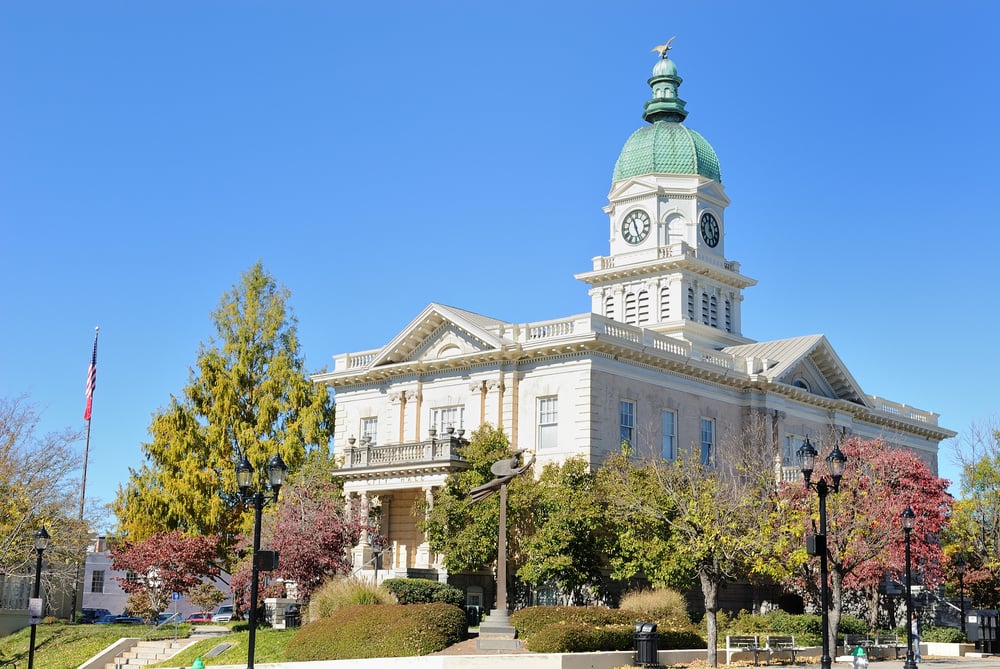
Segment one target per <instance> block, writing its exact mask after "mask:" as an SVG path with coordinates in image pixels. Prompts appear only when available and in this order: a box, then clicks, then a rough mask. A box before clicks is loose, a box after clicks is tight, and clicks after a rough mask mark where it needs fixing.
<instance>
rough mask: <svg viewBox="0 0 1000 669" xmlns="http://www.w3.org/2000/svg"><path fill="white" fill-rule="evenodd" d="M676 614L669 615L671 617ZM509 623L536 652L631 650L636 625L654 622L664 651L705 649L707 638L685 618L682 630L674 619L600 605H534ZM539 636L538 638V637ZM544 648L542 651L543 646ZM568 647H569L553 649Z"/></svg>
mask: <svg viewBox="0 0 1000 669" xmlns="http://www.w3.org/2000/svg"><path fill="white" fill-rule="evenodd" d="M676 617H677V616H676V615H672V616H670V618H671V619H674V618H676ZM510 622H511V624H512V625H513V626H514V628H515V629H516V630H517V634H518V636H519V637H521V638H522V639H524V640H525V645H526V646H527V647H528V648H529V650H532V651H535V652H549V653H555V652H582V651H586V650H630V649H632V648H634V647H635V624H636V623H637V622H654V623H656V624H657V632H658V634H659V636H660V642H659V648H661V649H663V650H673V649H686V648H705V647H706V646H705V640H704V639H703V638H702V637H701V635H699V634H698V633H697V632H696V631H695V628H694V626H693V625H692V624H691V623H690V622H689V621H688V620H687V618H686V617H683V620H682V621H681V622H680V625H679V626H680V629H673V628H671V625H672V622H671V620H670V619H668V620H657V619H656V618H655V617H654V616H650V615H647V614H646V613H643V612H639V611H631V610H624V609H607V608H604V607H599V606H532V607H528V608H525V609H520V610H519V611H515V612H514V613H513V614H512V615H511V617H510ZM536 636H537V637H538V638H537V639H536ZM543 648H544V649H545V650H542V649H543ZM552 648H567V649H569V650H562V651H557V650H550V649H552Z"/></svg>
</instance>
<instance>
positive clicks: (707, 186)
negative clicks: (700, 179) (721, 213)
mask: <svg viewBox="0 0 1000 669" xmlns="http://www.w3.org/2000/svg"><path fill="white" fill-rule="evenodd" d="M699 193H700V195H701V197H702V198H704V199H706V200H710V201H711V202H713V203H715V204H717V205H719V206H721V207H726V206H728V205H729V197H727V196H726V192H725V190H724V189H723V188H722V184H719V183H716V182H714V181H705V182H704V183H703V184H702V186H701V188H700V189H699Z"/></svg>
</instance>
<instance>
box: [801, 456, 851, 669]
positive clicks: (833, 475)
mask: <svg viewBox="0 0 1000 669" xmlns="http://www.w3.org/2000/svg"><path fill="white" fill-rule="evenodd" d="M817 455H819V454H818V453H817V452H816V449H815V448H814V447H813V445H812V444H811V443H810V442H809V437H806V440H805V442H804V443H803V444H802V446H801V448H799V451H798V457H799V467H800V468H801V469H802V477H803V478H804V479H805V481H806V487H807V488H812V489H813V490H815V491H816V494H817V495H818V496H819V532H818V533H817V534H815V535H813V536H812V537H810V538H809V541H808V542H807V545H806V548H807V551H808V553H809V555H819V578H820V586H819V587H820V600H821V601H820V606H821V607H822V612H821V619H822V626H823V656H822V657H821V658H820V666H821V667H822V669H830V667H831V665H832V664H833V661H832V659H831V658H830V612H829V610H830V590H829V587H828V586H827V580H828V578H827V576H828V574H827V562H826V561H827V555H828V551H827V547H826V496H827V495H828V494H830V492H831V491H832V492H837V491H838V490H840V479H841V477H842V476H843V475H844V465H845V464H846V463H847V456H846V455H844V453H843V451H841V450H840V446H837V445H835V446H834V447H833V450H832V451H830V455H828V456H826V463H827V466H828V467H829V469H830V479H831V482H830V483H827V481H826V478H821V479H819V480H818V481H815V482H814V481H812V480H811V479H812V473H813V469H814V467H815V466H816V456H817Z"/></svg>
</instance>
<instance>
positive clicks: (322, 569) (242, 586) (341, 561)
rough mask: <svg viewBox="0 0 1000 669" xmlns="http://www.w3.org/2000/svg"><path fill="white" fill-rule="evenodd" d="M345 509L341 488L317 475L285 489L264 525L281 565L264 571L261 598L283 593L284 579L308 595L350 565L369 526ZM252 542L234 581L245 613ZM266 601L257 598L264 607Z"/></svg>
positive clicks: (235, 596)
mask: <svg viewBox="0 0 1000 669" xmlns="http://www.w3.org/2000/svg"><path fill="white" fill-rule="evenodd" d="M354 515H355V514H351V513H349V512H348V511H347V510H346V509H345V505H344V499H343V496H342V494H341V492H340V488H339V486H337V485H336V484H334V483H332V482H330V481H329V480H328V479H327V480H322V479H317V478H311V479H310V478H305V479H298V480H296V481H295V482H293V483H291V484H288V485H286V486H284V487H283V488H282V489H281V496H280V498H279V501H278V506H277V509H276V510H275V514H274V515H273V516H271V517H270V518H269V519H268V522H267V523H266V525H265V532H264V534H265V541H266V544H267V548H269V549H271V550H275V551H277V552H278V556H279V557H278V568H277V569H276V570H275V571H273V572H269V573H261V574H259V578H260V579H261V580H262V581H263V579H265V578H267V579H268V580H269V581H270V582H269V583H263V582H259V583H258V592H259V593H260V597H261V598H263V597H278V596H284V594H285V593H284V587H283V583H282V582H284V581H294V582H295V584H296V589H297V596H298V597H299V598H300V599H308V598H309V596H310V595H311V594H312V592H313V591H314V590H316V589H317V588H318V587H319V586H321V585H322V584H323V582H324V581H325V580H326V579H328V578H330V577H331V576H334V575H336V574H345V573H348V572H349V571H350V569H351V558H350V553H349V552H350V550H351V548H352V547H353V546H354V545H355V544H357V542H358V539H359V537H360V536H361V532H362V530H364V529H368V528H367V527H366V526H365V525H363V524H361V522H360V520H359V519H356V518H354ZM249 549H250V541H249V540H246V541H245V544H244V545H243V550H244V551H246V554H245V557H244V559H243V561H242V562H241V563H240V566H239V568H238V569H237V570H236V571H235V572H234V573H233V576H232V578H231V579H230V587H231V588H232V591H233V600H234V602H235V603H236V605H237V606H238V608H239V609H240V610H241V611H246V610H248V605H249V600H250V580H251V569H250V556H249ZM260 604H261V602H259V601H258V602H257V606H260Z"/></svg>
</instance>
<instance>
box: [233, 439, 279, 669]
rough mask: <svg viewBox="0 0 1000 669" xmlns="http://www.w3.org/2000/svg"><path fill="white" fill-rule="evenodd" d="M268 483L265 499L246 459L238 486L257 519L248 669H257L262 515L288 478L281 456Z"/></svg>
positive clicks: (272, 466)
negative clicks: (268, 490) (255, 667)
mask: <svg viewBox="0 0 1000 669" xmlns="http://www.w3.org/2000/svg"><path fill="white" fill-rule="evenodd" d="M266 469H267V483H268V488H269V489H270V491H271V493H272V494H271V495H265V494H264V492H262V491H260V490H254V489H253V488H252V485H251V479H252V478H253V467H252V466H251V465H250V462H249V461H248V460H247V459H246V456H244V457H243V459H242V460H240V462H239V463H238V464H237V465H236V485H237V486H238V487H239V489H240V495H241V496H242V497H243V501H244V502H248V503H251V504H253V510H254V516H253V555H252V560H251V562H252V567H251V569H250V620H249V624H250V639H249V642H248V646H247V669H254V667H253V656H254V645H255V643H256V641H257V580H258V576H257V572H258V569H260V568H261V564H260V563H261V559H260V519H261V512H262V511H263V510H264V507H265V506H266V505H267V504H268V502H276V501H278V491H279V490H281V484H282V483H284V482H285V476H286V475H287V474H288V466H287V465H285V462H284V460H282V459H281V456H280V455H274V456H272V457H271V459H270V460H268V461H267V467H266ZM271 557H272V559H271V561H270V563H269V564H267V565H264V569H265V570H269V569H273V568H274V567H275V566H276V564H275V562H276V560H274V559H273V554H271Z"/></svg>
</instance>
